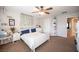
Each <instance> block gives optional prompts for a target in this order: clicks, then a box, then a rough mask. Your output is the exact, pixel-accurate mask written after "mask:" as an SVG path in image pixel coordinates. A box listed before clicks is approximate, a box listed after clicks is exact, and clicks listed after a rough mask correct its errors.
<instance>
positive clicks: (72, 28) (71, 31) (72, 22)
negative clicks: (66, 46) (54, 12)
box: [67, 17, 77, 39]
mask: <svg viewBox="0 0 79 59" xmlns="http://www.w3.org/2000/svg"><path fill="white" fill-rule="evenodd" d="M67 23H68V28H67V38H68V39H75V36H76V23H77V17H71V18H68V19H67Z"/></svg>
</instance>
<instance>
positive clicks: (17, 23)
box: [6, 10, 20, 30]
mask: <svg viewBox="0 0 79 59" xmlns="http://www.w3.org/2000/svg"><path fill="white" fill-rule="evenodd" d="M6 16H11V17H12V18H13V19H15V28H16V29H17V30H18V29H19V28H20V13H19V12H15V11H11V10H8V11H7V12H6ZM7 21H8V19H7Z"/></svg>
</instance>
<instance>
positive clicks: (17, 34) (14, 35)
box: [13, 32, 20, 42]
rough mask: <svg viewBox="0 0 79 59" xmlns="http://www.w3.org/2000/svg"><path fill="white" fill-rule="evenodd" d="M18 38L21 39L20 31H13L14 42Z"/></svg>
mask: <svg viewBox="0 0 79 59" xmlns="http://www.w3.org/2000/svg"><path fill="white" fill-rule="evenodd" d="M17 40H20V33H18V32H16V33H13V42H14V41H17Z"/></svg>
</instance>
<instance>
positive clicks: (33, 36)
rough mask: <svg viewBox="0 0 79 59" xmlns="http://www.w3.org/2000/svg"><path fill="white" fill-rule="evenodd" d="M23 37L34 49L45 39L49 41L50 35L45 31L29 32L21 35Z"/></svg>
mask: <svg viewBox="0 0 79 59" xmlns="http://www.w3.org/2000/svg"><path fill="white" fill-rule="evenodd" d="M21 39H22V40H23V41H24V42H25V43H26V44H27V45H28V46H29V47H30V48H31V49H32V50H33V49H35V48H37V47H38V46H40V45H41V44H42V43H44V42H45V41H47V40H48V39H49V36H48V35H46V34H44V33H40V32H34V33H29V34H23V35H22V36H21Z"/></svg>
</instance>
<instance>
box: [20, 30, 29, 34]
mask: <svg viewBox="0 0 79 59" xmlns="http://www.w3.org/2000/svg"><path fill="white" fill-rule="evenodd" d="M29 32H30V31H29V29H28V30H23V31H21V35H22V34H26V33H29Z"/></svg>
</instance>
